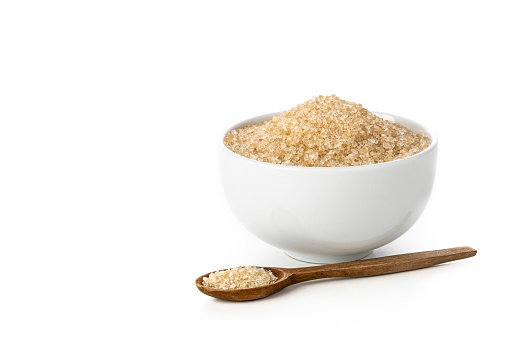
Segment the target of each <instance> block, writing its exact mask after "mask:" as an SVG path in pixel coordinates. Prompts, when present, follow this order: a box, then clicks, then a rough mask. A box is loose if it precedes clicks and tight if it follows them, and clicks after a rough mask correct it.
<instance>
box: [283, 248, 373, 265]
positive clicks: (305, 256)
mask: <svg viewBox="0 0 509 339" xmlns="http://www.w3.org/2000/svg"><path fill="white" fill-rule="evenodd" d="M284 252H285V253H286V255H287V256H289V257H290V258H292V259H295V260H299V261H304V262H307V263H311V264H335V263H339V262H347V261H354V260H359V259H362V258H365V257H367V256H368V255H370V254H371V252H372V251H366V252H361V253H355V254H348V255H320V254H309V253H299V252H290V251H284Z"/></svg>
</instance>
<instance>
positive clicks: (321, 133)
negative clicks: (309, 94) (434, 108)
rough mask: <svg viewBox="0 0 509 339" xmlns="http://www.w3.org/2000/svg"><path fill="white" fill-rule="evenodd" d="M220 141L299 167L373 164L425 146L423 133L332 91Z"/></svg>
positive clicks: (240, 151) (266, 159)
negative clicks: (379, 115) (381, 115)
mask: <svg viewBox="0 0 509 339" xmlns="http://www.w3.org/2000/svg"><path fill="white" fill-rule="evenodd" d="M223 142H224V145H225V146H226V147H228V148H229V149H230V150H231V151H232V152H234V153H237V154H239V155H242V156H244V157H247V158H251V159H254V160H258V161H263V162H268V163H272V164H279V165H288V166H304V167H345V166H359V165H370V164H377V163H382V162H388V161H393V160H397V159H402V158H406V157H409V156H412V155H414V154H417V153H419V152H421V151H423V150H424V149H426V148H427V147H428V146H429V145H430V144H431V141H430V139H429V137H428V136H427V135H424V134H417V133H414V132H412V131H410V130H408V129H407V128H405V127H403V126H401V125H399V124H397V123H395V122H392V121H388V120H385V119H383V118H380V117H378V116H377V115H375V114H373V113H371V112H369V111H368V110H367V109H365V108H364V107H362V105H360V104H356V103H353V102H349V101H345V100H341V99H340V98H338V97H337V96H336V95H330V96H319V97H316V98H312V99H311V100H308V101H306V102H305V103H303V104H300V105H298V106H297V107H294V108H292V109H289V110H287V111H284V112H282V113H281V114H279V115H278V116H274V117H273V118H272V120H270V121H266V122H262V123H259V124H256V125H250V126H246V127H243V128H239V129H235V130H232V131H230V132H228V133H227V134H226V136H225V137H224V140H223Z"/></svg>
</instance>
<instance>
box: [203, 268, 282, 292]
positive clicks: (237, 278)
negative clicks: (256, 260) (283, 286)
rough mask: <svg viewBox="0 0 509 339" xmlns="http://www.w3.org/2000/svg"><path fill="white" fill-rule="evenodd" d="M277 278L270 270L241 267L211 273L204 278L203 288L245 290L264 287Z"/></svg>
mask: <svg viewBox="0 0 509 339" xmlns="http://www.w3.org/2000/svg"><path fill="white" fill-rule="evenodd" d="M276 280H277V278H276V276H274V274H272V272H271V271H270V270H266V269H263V268H261V267H254V266H239V267H236V268H231V269H227V270H223V271H217V272H213V273H211V274H210V275H209V276H208V277H204V278H203V286H205V287H208V288H215V289H223V290H230V289H243V288H253V287H259V286H264V285H268V284H271V283H273V282H274V281H276Z"/></svg>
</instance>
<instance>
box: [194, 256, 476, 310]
mask: <svg viewBox="0 0 509 339" xmlns="http://www.w3.org/2000/svg"><path fill="white" fill-rule="evenodd" d="M476 253H477V251H476V250H474V249H473V248H471V247H454V248H448V249H444V250H436V251H426V252H417V253H408V254H400V255H392V256H389V257H382V258H375V259H366V260H358V261H352V262H345V263H339V264H330V265H322V266H311V267H302V268H278V267H263V268H264V269H266V270H270V271H272V273H273V274H274V275H275V276H276V277H277V280H276V281H275V282H273V283H271V284H268V285H264V286H260V287H254V288H244V289H231V290H223V289H215V288H208V287H205V286H203V284H202V282H203V278H204V277H208V276H209V274H210V273H212V272H210V273H207V274H204V275H202V276H201V277H198V279H196V286H197V287H198V289H199V290H200V291H201V292H202V293H205V294H206V295H209V296H211V297H214V298H219V299H224V300H234V301H244V300H254V299H260V298H264V297H266V296H269V295H271V294H273V293H276V292H278V291H280V290H282V289H283V288H285V287H287V286H290V285H293V284H298V283H301V282H304V281H309V280H315V279H323V278H335V277H368V276H373V275H382V274H388V273H396V272H404V271H411V270H416V269H419V268H425V267H430V266H434V265H438V264H442V263H445V262H449V261H453V260H459V259H465V258H469V257H473V256H474V255H476Z"/></svg>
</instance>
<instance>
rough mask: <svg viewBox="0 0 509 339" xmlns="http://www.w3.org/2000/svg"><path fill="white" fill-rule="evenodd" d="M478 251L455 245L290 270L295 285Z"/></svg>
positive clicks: (409, 266)
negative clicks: (433, 249)
mask: <svg viewBox="0 0 509 339" xmlns="http://www.w3.org/2000/svg"><path fill="white" fill-rule="evenodd" d="M476 253H477V251H476V250H474V249H473V248H471V247H454V248H448V249H444V250H436V251H426V252H417V253H408V254H400V255H393V256H389V257H382V258H375V259H366V260H359V261H353V262H346V263H339V264H330V265H323V266H312V267H303V268H292V269H287V272H288V273H290V274H291V281H292V284H297V283H300V282H303V281H308V280H314V279H322V278H334V277H367V276H373V275H382V274H388V273H396V272H404V271H410V270H416V269H419V268H425V267H430V266H434V265H438V264H442V263H445V262H449V261H453V260H459V259H465V258H469V257H473V256H474V255H476Z"/></svg>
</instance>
